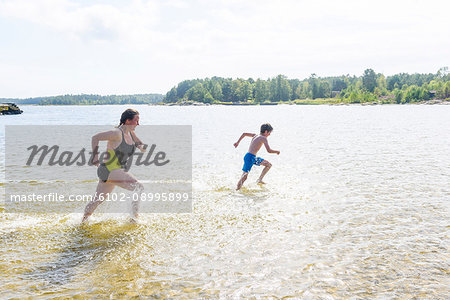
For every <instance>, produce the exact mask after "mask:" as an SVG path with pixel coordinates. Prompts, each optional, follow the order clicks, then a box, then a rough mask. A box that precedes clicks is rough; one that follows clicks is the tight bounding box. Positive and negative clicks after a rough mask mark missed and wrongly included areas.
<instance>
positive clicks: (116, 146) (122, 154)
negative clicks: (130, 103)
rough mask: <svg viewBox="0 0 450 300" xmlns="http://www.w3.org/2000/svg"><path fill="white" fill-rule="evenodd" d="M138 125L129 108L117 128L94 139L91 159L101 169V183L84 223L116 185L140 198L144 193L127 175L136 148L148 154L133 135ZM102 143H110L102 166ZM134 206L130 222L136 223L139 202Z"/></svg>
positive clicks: (136, 115) (98, 172)
mask: <svg viewBox="0 0 450 300" xmlns="http://www.w3.org/2000/svg"><path fill="white" fill-rule="evenodd" d="M138 125H139V112H138V111H137V110H134V109H131V108H130V109H127V110H125V111H124V112H123V113H122V116H121V118H120V124H119V126H118V127H117V128H115V129H113V130H109V131H105V132H100V133H98V134H96V135H94V136H93V137H92V151H93V153H95V154H94V156H93V158H92V164H93V165H96V166H97V167H98V169H97V175H98V177H99V181H98V185H97V190H96V193H95V196H94V198H93V199H92V201H90V202H89V203H88V205H87V206H86V208H85V210H84V216H83V220H82V222H83V223H84V222H86V221H87V219H88V218H89V216H90V215H92V213H93V212H94V210H95V209H96V208H97V206H98V205H99V204H100V203H102V202H103V201H104V200H105V199H106V198H107V197H108V195H109V193H111V192H112V190H113V189H114V187H115V186H116V185H117V186H120V187H121V188H124V189H126V190H129V191H133V192H135V193H138V195H140V194H141V193H142V192H143V190H144V188H143V185H142V184H141V183H140V182H139V181H138V180H137V179H136V178H134V176H133V175H131V174H129V173H128V172H127V171H128V168H129V166H128V165H127V162H128V159H132V158H131V157H132V155H133V153H134V151H135V150H136V148H138V149H139V150H141V151H142V152H144V151H145V147H144V144H143V143H142V142H141V140H139V138H138V137H137V136H136V134H135V132H134V129H135V128H136V126H138ZM99 141H108V143H107V146H106V149H107V152H108V154H109V155H107V158H106V160H105V161H103V162H101V163H100V162H99V160H98V142H99ZM138 198H139V197H138ZM133 199H134V197H133ZM131 206H132V216H131V218H132V219H131V220H132V222H136V219H137V218H138V212H139V201H132V203H131Z"/></svg>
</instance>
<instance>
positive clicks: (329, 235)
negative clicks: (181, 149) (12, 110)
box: [0, 105, 450, 299]
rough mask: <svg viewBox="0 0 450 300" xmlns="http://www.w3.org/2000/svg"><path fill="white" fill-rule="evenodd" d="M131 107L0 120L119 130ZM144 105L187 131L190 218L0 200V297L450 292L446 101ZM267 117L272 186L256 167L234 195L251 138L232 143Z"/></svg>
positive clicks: (144, 112) (146, 114)
mask: <svg viewBox="0 0 450 300" xmlns="http://www.w3.org/2000/svg"><path fill="white" fill-rule="evenodd" d="M124 108H125V107H124V106H88V107H33V106H24V107H23V108H22V109H23V110H24V114H22V115H20V116H4V117H1V118H0V124H1V125H2V128H3V125H5V124H23V125H33V124H41V125H60V124H74V125H80V124H85V125H105V124H111V125H116V121H117V119H118V117H119V116H120V113H121V112H122V111H123V110H124ZM136 108H137V109H138V110H139V111H140V115H141V124H144V125H145V124H147V125H152V124H160V125H164V124H178V125H179V124H183V125H184V124H192V126H193V171H192V173H193V183H192V185H193V197H194V199H193V200H194V203H193V211H194V212H193V213H192V214H145V215H143V216H142V219H141V222H140V224H139V225H130V224H129V223H128V219H127V218H128V217H127V215H126V214H123V215H122V214H108V207H107V206H105V207H101V208H100V209H99V212H98V213H97V214H94V216H93V219H92V221H91V222H90V223H89V224H88V225H85V226H79V221H80V219H81V211H82V210H83V206H82V205H79V206H78V207H76V209H75V212H73V209H72V210H71V211H69V212H67V213H65V214H53V213H48V214H10V213H7V211H5V209H4V208H3V209H2V208H0V210H3V212H1V213H0V219H1V221H0V240H1V246H0V274H1V275H0V298H2V299H3V298H24V297H38V296H42V297H44V298H52V297H79V298H86V297H92V296H95V295H102V296H105V297H113V298H122V297H132V296H139V295H141V296H153V297H163V298H165V297H171V298H179V297H180V298H187V297H189V298H194V297H195V298H199V297H204V298H220V297H223V298H229V297H276V298H281V297H300V298H324V299H340V298H356V299H358V298H380V299H384V298H402V299H408V298H411V297H419V298H430V299H436V298H440V299H444V298H449V297H450V289H449V272H450V271H449V269H450V268H449V250H448V248H449V242H448V233H449V223H448V220H449V200H450V185H449V183H450V156H449V155H448V153H449V151H450V131H449V130H448V128H450V118H449V116H450V107H449V106H421V105H416V106H414V105H411V106H388V105H387V106H370V107H364V106H344V107H342V106H339V107H337V106H261V107H226V106H212V107H154V106H136ZM267 121H268V122H270V123H271V124H272V125H273V126H274V131H273V133H272V135H271V136H270V137H269V143H270V145H271V147H272V148H274V149H276V150H280V151H281V155H279V156H277V155H273V154H267V153H266V152H265V150H261V151H260V153H259V155H260V156H262V157H264V158H266V159H267V160H269V161H270V162H271V163H272V164H273V168H272V169H271V170H270V172H269V173H268V175H267V177H266V182H267V184H266V185H264V186H260V185H257V184H256V183H255V181H256V179H257V177H258V175H259V172H260V171H261V168H258V167H254V169H252V172H251V173H250V175H249V179H248V181H247V182H246V183H245V185H244V188H243V189H242V190H241V191H239V192H236V191H234V188H235V185H236V182H237V180H238V178H239V176H240V173H241V171H240V169H241V167H242V157H243V155H244V154H245V152H246V150H247V147H248V142H249V140H248V139H247V140H244V141H242V143H241V145H240V146H239V147H238V148H237V149H235V148H234V147H233V143H234V142H235V141H236V140H237V138H238V137H239V135H240V134H241V133H242V132H244V131H246V132H256V131H257V130H258V128H259V125H260V124H261V123H263V122H267ZM0 138H1V141H2V143H1V144H2V146H1V147H3V148H2V152H3V151H4V145H3V144H4V142H3V141H4V132H3V131H2V133H1V135H0ZM0 168H1V170H2V171H3V172H4V170H5V164H4V160H3V161H1V163H0ZM12 168H14V167H12ZM17 172H19V173H20V171H19V170H18V171H17ZM93 172H95V171H93ZM86 184H87V185H89V184H91V185H92V186H93V189H94V188H95V181H93V182H86ZM55 188H57V187H56V186H55ZM59 188H60V189H64V185H61V186H60V187H59ZM100 212H104V214H103V213H100Z"/></svg>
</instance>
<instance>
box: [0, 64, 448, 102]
mask: <svg viewBox="0 0 450 300" xmlns="http://www.w3.org/2000/svg"><path fill="white" fill-rule="evenodd" d="M0 102H15V103H16V104H20V105H108V104H118V105H123V104H149V105H167V106H172V105H180V106H187V105H193V106H198V105H278V104H292V105H349V104H360V105H377V104H450V72H449V71H448V68H447V67H443V68H440V69H439V70H438V71H437V72H436V73H435V74H432V73H428V74H418V73H415V74H407V73H399V74H395V75H392V76H387V77H386V76H384V75H383V74H381V73H375V71H374V70H372V69H366V70H365V71H364V73H363V74H362V75H361V76H354V75H353V76H351V75H342V76H331V77H317V76H316V74H311V76H310V77H309V78H306V79H303V80H299V79H288V78H287V77H286V76H284V75H278V76H276V77H273V78H268V79H266V80H264V79H259V78H258V79H257V80H254V79H252V78H248V79H242V78H237V79H232V78H222V77H211V78H205V79H192V80H184V81H182V82H180V83H179V84H178V85H176V86H174V87H173V88H172V89H170V91H169V92H167V93H166V95H162V94H139V95H110V96H100V95H84V94H82V95H64V96H54V97H38V98H28V99H0Z"/></svg>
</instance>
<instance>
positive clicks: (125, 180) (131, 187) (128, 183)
mask: <svg viewBox="0 0 450 300" xmlns="http://www.w3.org/2000/svg"><path fill="white" fill-rule="evenodd" d="M108 182H111V183H112V184H115V185H118V186H120V187H121V188H123V189H126V190H128V191H132V192H133V193H135V194H137V197H136V196H134V197H133V200H132V201H131V210H132V216H131V217H132V219H133V220H136V219H137V218H138V217H139V204H140V201H139V200H140V198H141V193H142V192H143V191H144V186H143V185H142V183H140V182H139V181H138V180H137V179H136V178H135V177H134V176H133V175H131V174H130V173H127V172H125V171H124V170H123V169H118V170H113V171H112V172H111V173H110V174H109V177H108ZM134 199H137V200H134Z"/></svg>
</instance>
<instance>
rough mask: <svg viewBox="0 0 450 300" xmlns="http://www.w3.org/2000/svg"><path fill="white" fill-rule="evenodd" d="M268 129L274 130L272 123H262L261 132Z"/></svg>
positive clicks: (269, 130)
mask: <svg viewBox="0 0 450 300" xmlns="http://www.w3.org/2000/svg"><path fill="white" fill-rule="evenodd" d="M266 130H267V131H268V132H271V131H272V130H273V128H272V125H270V124H269V123H266V124H262V125H261V131H260V132H261V133H264V132H266Z"/></svg>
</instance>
